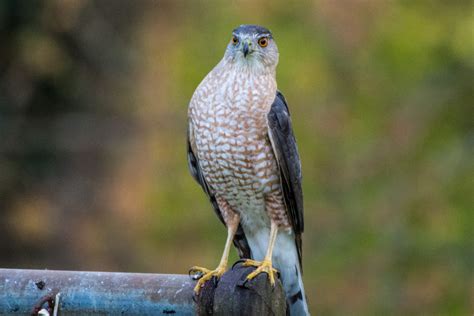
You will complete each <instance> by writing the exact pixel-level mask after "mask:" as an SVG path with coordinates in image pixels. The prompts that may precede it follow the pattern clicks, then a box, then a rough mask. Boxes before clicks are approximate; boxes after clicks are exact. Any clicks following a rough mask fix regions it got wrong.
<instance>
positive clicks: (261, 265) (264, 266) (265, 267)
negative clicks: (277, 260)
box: [242, 259, 278, 286]
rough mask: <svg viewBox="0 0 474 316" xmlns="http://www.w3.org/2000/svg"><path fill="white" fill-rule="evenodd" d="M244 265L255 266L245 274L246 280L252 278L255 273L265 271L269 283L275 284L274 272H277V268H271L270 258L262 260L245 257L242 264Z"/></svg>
mask: <svg viewBox="0 0 474 316" xmlns="http://www.w3.org/2000/svg"><path fill="white" fill-rule="evenodd" d="M242 265H243V266H245V267H257V269H256V270H255V271H253V272H252V273H250V274H249V275H247V280H252V279H253V278H255V277H256V276H257V275H259V274H260V273H262V272H266V273H267V274H268V279H269V280H270V284H271V285H272V286H274V285H275V274H277V273H278V271H277V269H275V268H273V266H272V262H271V261H270V260H263V261H255V260H251V259H247V260H245V261H244V263H243V264H242Z"/></svg>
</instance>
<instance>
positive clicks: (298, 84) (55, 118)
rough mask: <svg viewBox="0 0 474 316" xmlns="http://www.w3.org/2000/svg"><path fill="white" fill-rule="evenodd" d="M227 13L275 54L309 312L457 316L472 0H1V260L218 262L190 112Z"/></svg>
mask: <svg viewBox="0 0 474 316" xmlns="http://www.w3.org/2000/svg"><path fill="white" fill-rule="evenodd" d="M242 23H257V24H262V25H265V26H267V27H268V28H270V29H271V30H272V31H273V33H274V37H275V38H276V41H277V43H278V45H279V48H280V65H279V68H278V75H277V77H278V84H279V88H280V89H281V90H282V91H283V93H284V94H285V96H286V98H287V100H288V102H289V105H290V109H291V111H292V116H293V120H294V128H295V133H296V136H297V140H298V142H299V147H300V152H301V157H302V161H303V172H304V193H305V207H306V209H305V212H306V213H305V221H306V232H305V234H304V272H305V274H304V281H305V286H306V291H307V294H308V298H309V302H310V306H311V310H312V311H313V313H316V314H319V315H468V314H472V312H473V302H474V272H473V267H474V241H473V240H474V233H473V224H474V218H473V205H474V203H473V202H474V201H473V191H474V190H473V175H474V168H473V163H472V160H473V155H472V153H473V152H472V148H473V144H474V133H473V132H474V129H473V117H474V116H473V114H474V113H473V103H474V102H473V101H474V98H473V83H474V81H473V79H474V77H473V76H474V75H473V73H474V72H473V70H474V48H473V46H474V44H473V30H474V16H473V5H472V2H471V1H461V0H458V1H441V0H438V1H408V0H406V1H395V0H392V1H375V0H374V1H371V0H343V1H333V0H319V1H298V2H297V1H294V2H292V1H283V0H278V1H276V0H273V1H205V2H204V1H202V2H199V1H182V0H180V1H171V0H169V1H157V0H155V1H115V0H102V1H88V0H48V1H36V0H31V1H30V0H3V1H1V2H0V231H1V234H0V236H1V237H0V266H2V267H17V268H49V269H78V270H106V271H135V272H138V271H139V272H160V273H187V271H188V268H189V267H190V266H192V265H195V264H198V265H202V266H208V267H214V266H215V265H216V264H217V262H218V260H219V258H220V255H221V251H222V249H223V246H224V241H225V235H226V232H225V229H224V227H223V226H222V225H221V224H220V222H219V221H218V219H217V218H216V216H215V215H214V213H213V211H212V210H211V207H210V205H209V204H208V202H207V200H206V198H205V196H204V194H203V193H202V192H201V189H200V188H199V187H198V185H197V184H196V183H194V182H193V180H192V178H191V176H190V175H189V174H188V170H187V164H186V155H185V132H186V111H187V104H188V101H189V99H190V97H191V95H192V93H193V91H194V89H195V88H196V86H197V85H198V83H199V82H200V80H201V79H202V78H203V77H204V76H205V75H206V74H207V72H208V71H209V70H210V69H211V68H212V67H213V66H214V65H215V64H216V63H217V62H218V61H219V60H220V58H221V57H222V55H223V52H224V49H225V46H226V44H227V42H228V40H229V38H230V31H231V30H232V29H233V28H234V27H235V26H237V25H239V24H242ZM235 259H236V254H235V253H233V254H232V260H235Z"/></svg>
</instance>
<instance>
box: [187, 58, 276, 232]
mask: <svg viewBox="0 0 474 316" xmlns="http://www.w3.org/2000/svg"><path fill="white" fill-rule="evenodd" d="M228 68H229V67H226V65H225V64H223V63H221V64H219V65H218V66H216V68H215V69H214V70H213V71H212V72H211V73H210V74H209V75H208V76H207V77H206V78H205V79H204V80H203V82H202V83H201V84H200V86H199V87H198V89H196V92H195V93H194V95H193V98H192V99H191V103H190V107H189V117H190V125H191V131H190V132H191V137H193V139H194V143H195V147H196V148H195V151H196V153H197V155H198V158H199V162H200V167H201V169H202V171H203V174H204V177H205V179H206V181H207V182H208V184H209V186H210V188H211V190H212V191H213V193H214V194H216V195H217V196H221V197H223V198H224V199H225V200H226V201H227V202H228V203H229V204H230V206H231V207H232V208H233V209H234V210H235V211H236V212H239V213H241V218H242V221H243V222H244V223H243V224H244V226H245V221H246V218H247V216H245V214H242V213H244V212H252V211H254V212H261V211H262V210H264V207H265V204H264V203H265V201H264V199H263V196H264V194H266V193H269V192H272V191H273V190H278V189H279V186H280V182H279V175H278V168H277V163H276V159H275V156H274V153H273V150H272V147H271V144H270V142H269V140H268V137H267V132H268V128H267V113H268V112H269V110H270V107H271V105H272V102H273V100H274V98H275V94H276V82H275V79H274V77H273V76H272V75H270V74H269V75H268V76H265V75H257V74H254V73H251V72H245V71H242V70H241V69H240V70H237V69H232V68H231V67H230V69H228ZM242 215H243V216H242ZM254 220H255V218H252V221H254ZM261 220H262V221H266V222H267V223H266V224H268V218H263V217H262V218H261ZM252 224H253V225H255V223H252Z"/></svg>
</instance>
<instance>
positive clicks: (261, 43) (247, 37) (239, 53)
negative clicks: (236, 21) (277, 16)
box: [225, 25, 278, 71]
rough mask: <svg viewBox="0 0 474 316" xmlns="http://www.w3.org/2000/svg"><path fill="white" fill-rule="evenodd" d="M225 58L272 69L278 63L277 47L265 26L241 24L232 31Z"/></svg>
mask: <svg viewBox="0 0 474 316" xmlns="http://www.w3.org/2000/svg"><path fill="white" fill-rule="evenodd" d="M225 58H226V59H227V60H228V61H230V62H232V63H236V64H237V65H241V66H247V67H255V68H257V69H259V68H262V67H263V69H262V70H264V69H265V70H271V71H274V70H275V68H276V66H277V64H278V47H277V46H276V43H275V41H274V40H273V36H272V32H270V31H269V30H268V29H267V28H264V27H263V26H258V25H241V26H239V27H237V28H236V29H234V30H233V31H232V37H231V39H230V43H229V45H228V46H227V50H226V52H225Z"/></svg>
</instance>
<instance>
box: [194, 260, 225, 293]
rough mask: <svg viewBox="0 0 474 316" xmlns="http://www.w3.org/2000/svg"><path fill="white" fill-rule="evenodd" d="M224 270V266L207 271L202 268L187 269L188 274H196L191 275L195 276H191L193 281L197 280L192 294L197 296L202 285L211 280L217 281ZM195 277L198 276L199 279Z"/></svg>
mask: <svg viewBox="0 0 474 316" xmlns="http://www.w3.org/2000/svg"><path fill="white" fill-rule="evenodd" d="M225 270H226V267H225V266H222V267H221V266H219V267H217V268H216V269H215V270H209V269H206V268H202V267H192V268H191V269H189V272H190V274H191V272H196V273H193V274H194V275H195V276H193V279H194V280H198V281H197V283H196V286H195V287H194V294H195V295H196V296H197V295H199V292H200V291H201V288H202V287H203V286H204V284H205V283H206V282H207V281H209V280H211V279H213V278H214V279H215V280H216V281H217V279H219V278H220V277H221V276H222V275H223V274H224V272H225ZM196 276H199V277H198V278H195V277H196Z"/></svg>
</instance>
